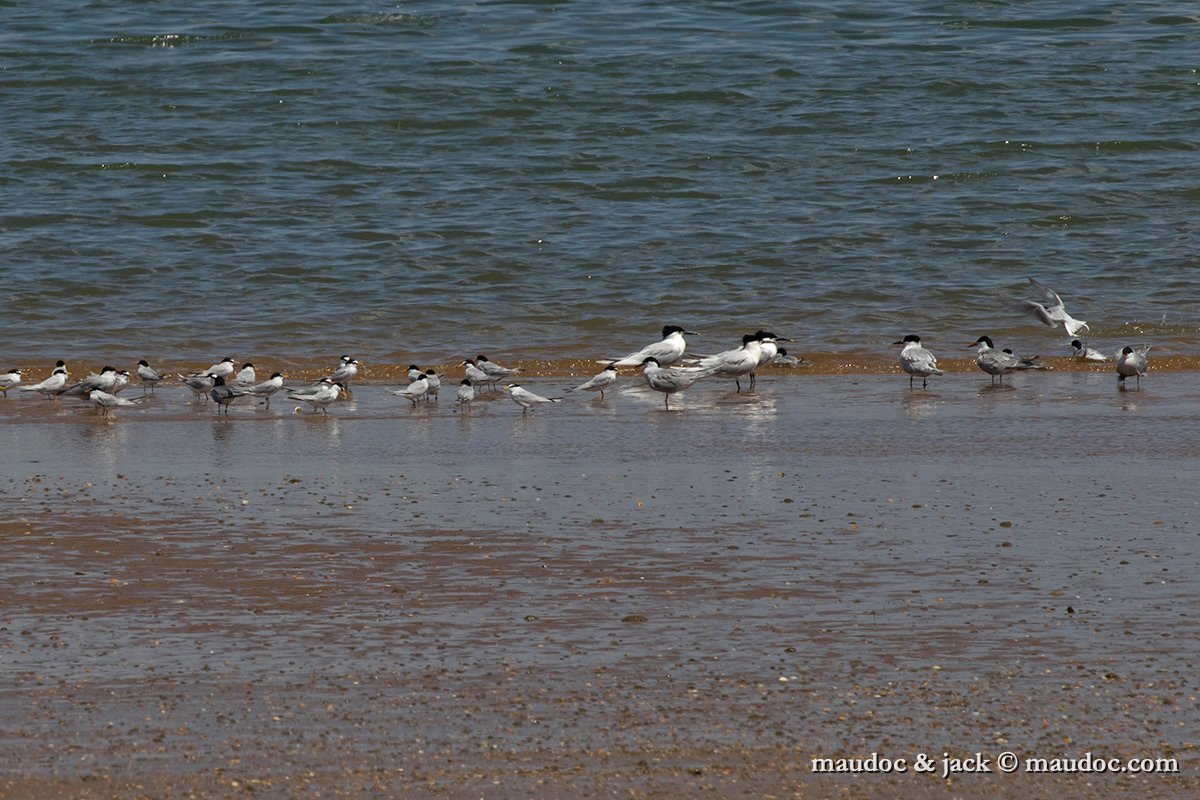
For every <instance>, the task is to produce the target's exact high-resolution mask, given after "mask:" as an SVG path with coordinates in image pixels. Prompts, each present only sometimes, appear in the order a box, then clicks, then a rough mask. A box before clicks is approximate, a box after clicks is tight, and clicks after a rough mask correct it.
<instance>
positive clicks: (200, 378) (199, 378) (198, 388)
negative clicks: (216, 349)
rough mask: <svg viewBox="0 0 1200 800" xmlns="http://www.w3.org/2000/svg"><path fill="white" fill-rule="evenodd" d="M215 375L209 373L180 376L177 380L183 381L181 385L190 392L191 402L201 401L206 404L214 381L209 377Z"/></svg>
mask: <svg viewBox="0 0 1200 800" xmlns="http://www.w3.org/2000/svg"><path fill="white" fill-rule="evenodd" d="M214 374H216V373H212V372H209V373H207V374H204V375H180V376H179V380H181V381H183V385H184V386H186V387H188V388H189V389H191V390H192V394H193V395H194V397H193V398H192V399H193V400H203V401H204V402H206V403H207V402H208V393H209V392H211V391H212V388H213V385H214V384H215V383H216V381H215V380H214V379H213V378H211V377H209V376H210V375H214Z"/></svg>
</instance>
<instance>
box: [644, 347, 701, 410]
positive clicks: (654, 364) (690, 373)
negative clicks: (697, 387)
mask: <svg viewBox="0 0 1200 800" xmlns="http://www.w3.org/2000/svg"><path fill="white" fill-rule="evenodd" d="M712 374H713V373H712V370H708V369H704V368H703V367H664V366H662V365H661V364H659V363H658V359H657V358H655V357H654V356H647V357H646V360H645V361H643V362H642V375H644V376H645V378H646V384H647V385H648V386H649V387H650V388H651V389H653V390H654V391H656V392H662V393H663V408H665V409H667V410H670V408H671V405H670V403H669V402H668V401H669V399H670V397H671V395H673V394H675V393H676V392H682V391H684V390H685V389H687V388H688V387H690V386H691V385H692V384H694V383H695V382H696V381H698V380H700V379H701V378H707V377H708V376H710V375H712Z"/></svg>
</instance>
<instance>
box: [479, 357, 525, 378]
mask: <svg viewBox="0 0 1200 800" xmlns="http://www.w3.org/2000/svg"><path fill="white" fill-rule="evenodd" d="M475 366H477V367H479V369H481V370H483V371H484V372H486V373H487V374H488V376H489V377H492V378H507V377H508V376H509V375H516V374H517V373H519V372H520V371H521V369H520V368H519V367H518V368H516V369H510V368H508V367H502V366H500V365H499V364H497V363H496V362H495V361H488V357H487V356H483V355H480V356H475Z"/></svg>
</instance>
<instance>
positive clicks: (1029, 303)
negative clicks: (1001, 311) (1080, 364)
mask: <svg viewBox="0 0 1200 800" xmlns="http://www.w3.org/2000/svg"><path fill="white" fill-rule="evenodd" d="M1027 280H1028V281H1029V283H1030V284H1032V285H1033V288H1035V289H1037V290H1038V292H1040V293H1041V295H1042V302H1040V303H1039V302H1038V301H1036V300H1022V301H1020V303H1021V308H1022V309H1023V310H1024V311H1025V312H1026V313H1028V314H1032V315H1033V316H1034V317H1036V318H1037V319H1038V321H1039V322H1041V323H1042V324H1043V325H1045V326H1046V327H1047V328H1057V327H1058V326H1059V325H1061V326H1062V327H1063V329H1064V330H1066V332H1067V336H1072V337H1073V336H1078V335H1079V332H1080V331H1087V330H1091V329H1090V328H1088V324H1087V323H1086V322H1084V321H1083V320H1081V319H1075V318H1074V317H1072V316H1071V315H1070V314H1068V313H1067V309H1066V307H1065V306H1064V305H1063V301H1062V298H1061V297H1059V296H1058V294H1057V293H1056V292H1055V291H1054V290H1053V289H1051V288H1050V287H1049V286H1046V285H1044V284H1041V283H1038V281H1037V280H1036V279H1034V278H1028V279H1027Z"/></svg>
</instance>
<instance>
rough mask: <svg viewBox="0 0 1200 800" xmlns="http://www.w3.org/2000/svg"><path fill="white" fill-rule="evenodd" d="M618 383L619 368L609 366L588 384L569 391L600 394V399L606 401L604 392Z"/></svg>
mask: <svg viewBox="0 0 1200 800" xmlns="http://www.w3.org/2000/svg"><path fill="white" fill-rule="evenodd" d="M616 382H617V368H616V367H615V366H613V365H612V364H609V365H608V366H607V367H605V368H604V369H602V370H600V372H599V373H598V374H596V375H594V376H592V379H591V380H589V381H587V382H586V383H581V384H579V385H578V386H575V387H573V388H570V389H567V391H568V392H599V393H600V399H601V400H603V399H604V390H605V389H607V388H608V387H610V386H612V385H613V384H614V383H616Z"/></svg>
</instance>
